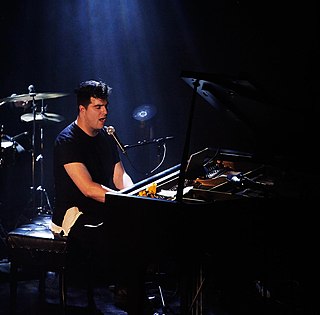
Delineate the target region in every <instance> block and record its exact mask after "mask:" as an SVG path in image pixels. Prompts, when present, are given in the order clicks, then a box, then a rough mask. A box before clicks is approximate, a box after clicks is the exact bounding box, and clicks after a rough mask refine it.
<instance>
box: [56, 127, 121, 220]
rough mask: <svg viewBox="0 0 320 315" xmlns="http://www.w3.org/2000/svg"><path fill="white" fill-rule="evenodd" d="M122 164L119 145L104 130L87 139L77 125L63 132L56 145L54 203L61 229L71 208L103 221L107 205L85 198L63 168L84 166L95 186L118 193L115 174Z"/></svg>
mask: <svg viewBox="0 0 320 315" xmlns="http://www.w3.org/2000/svg"><path fill="white" fill-rule="evenodd" d="M119 161H120V158H119V153H118V150H117V146H116V143H115V141H114V140H113V138H112V137H110V136H109V135H108V134H107V132H106V131H105V130H104V129H101V130H100V132H99V133H98V134H97V135H96V136H95V137H90V136H89V135H87V134H86V133H85V132H84V131H83V130H82V129H81V128H80V127H78V126H77V125H76V123H75V122H73V123H71V124H70V125H69V126H67V127H66V128H65V129H64V130H62V131H61V133H60V134H59V135H58V136H57V138H56V140H55V145H54V180H55V200H54V212H53V217H52V222H53V223H55V224H57V225H59V226H61V225H62V221H63V217H64V215H65V212H66V211H67V210H68V209H69V208H71V207H78V208H79V210H80V211H82V212H83V213H90V215H93V216H96V217H97V218H103V213H104V211H103V208H104V204H103V203H101V202H98V201H95V200H93V199H91V198H87V197H85V196H84V195H83V194H82V193H81V191H80V190H79V189H78V188H77V186H76V185H75V184H74V183H73V181H72V180H71V178H70V177H69V176H68V174H67V172H66V171H65V169H64V164H67V163H72V162H79V163H83V164H84V165H85V166H86V167H87V169H88V171H89V173H90V175H91V177H92V180H93V181H94V182H97V183H99V184H102V185H105V186H107V187H110V188H112V189H116V187H114V184H113V172H114V166H115V164H116V163H118V162H119Z"/></svg>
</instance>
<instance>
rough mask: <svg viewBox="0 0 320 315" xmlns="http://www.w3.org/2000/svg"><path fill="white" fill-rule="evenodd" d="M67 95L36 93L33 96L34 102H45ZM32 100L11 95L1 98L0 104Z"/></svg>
mask: <svg viewBox="0 0 320 315" xmlns="http://www.w3.org/2000/svg"><path fill="white" fill-rule="evenodd" d="M67 95H69V94H67V93H51V92H48V93H37V94H36V95H35V96H34V99H35V100H45V99H49V98H57V97H63V96H67ZM32 100H33V96H30V95H29V94H20V95H12V96H9V97H6V98H3V99H1V100H0V104H1V105H2V104H4V103H8V102H16V101H20V102H29V101H32Z"/></svg>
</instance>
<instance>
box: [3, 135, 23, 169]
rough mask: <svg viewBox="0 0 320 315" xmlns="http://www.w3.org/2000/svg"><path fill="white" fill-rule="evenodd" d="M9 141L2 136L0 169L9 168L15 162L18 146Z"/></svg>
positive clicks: (8, 138) (6, 137) (7, 137)
mask: <svg viewBox="0 0 320 315" xmlns="http://www.w3.org/2000/svg"><path fill="white" fill-rule="evenodd" d="M10 139H11V138H10V137H9V136H7V135H3V136H2V138H1V149H0V167H6V166H10V165H13V164H14V162H15V159H16V153H17V152H18V146H19V145H18V144H17V143H16V142H15V141H11V140H10Z"/></svg>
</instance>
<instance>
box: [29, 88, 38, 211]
mask: <svg viewBox="0 0 320 315" xmlns="http://www.w3.org/2000/svg"><path fill="white" fill-rule="evenodd" d="M28 89H29V95H30V97H32V115H33V121H32V135H31V177H32V179H31V190H32V210H34V209H36V191H35V135H36V109H37V106H36V101H35V96H36V95H37V94H36V93H35V91H34V87H33V85H30V86H29V88H28Z"/></svg>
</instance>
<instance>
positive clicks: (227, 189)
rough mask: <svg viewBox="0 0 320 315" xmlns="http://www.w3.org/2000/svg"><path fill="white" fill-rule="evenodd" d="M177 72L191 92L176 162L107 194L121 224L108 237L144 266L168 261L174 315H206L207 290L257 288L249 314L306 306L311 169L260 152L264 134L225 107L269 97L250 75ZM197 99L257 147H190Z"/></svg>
mask: <svg viewBox="0 0 320 315" xmlns="http://www.w3.org/2000/svg"><path fill="white" fill-rule="evenodd" d="M181 78H182V79H183V80H184V81H185V82H186V83H187V84H188V85H189V86H190V87H191V88H192V93H193V94H192V100H191V106H190V107H191V108H190V117H189V125H188V129H187V135H186V142H185V145H184V151H183V156H182V159H181V163H179V164H177V165H174V166H172V167H170V168H168V169H166V170H164V171H161V172H159V173H158V174H155V175H153V176H151V177H149V178H146V179H144V180H142V181H140V182H138V183H136V184H135V185H133V186H132V187H130V188H127V189H123V190H121V191H119V192H118V193H115V194H111V193H108V194H107V195H106V201H105V203H106V205H107V206H108V207H109V209H112V212H113V213H114V214H113V215H114V216H115V218H114V219H115V220H121V222H122V223H121V224H122V227H121V231H119V232H117V231H115V233H119V234H118V235H115V237H117V238H118V239H119V240H120V239H121V237H122V238H123V239H124V240H123V242H126V241H127V240H128V239H130V243H131V244H134V253H135V254H137V255H141V256H143V257H145V259H147V261H148V262H150V263H154V262H156V263H159V264H161V263H162V262H165V261H167V260H168V259H169V260H173V261H174V263H175V264H176V266H177V269H176V276H177V279H179V283H180V285H179V294H180V298H181V315H182V314H200V315H201V314H206V309H207V308H208V304H210V303H212V300H214V297H213V296H210V293H209V292H211V291H210V290H209V289H208V288H209V287H211V289H212V287H214V290H216V291H222V292H228V293H230V294H231V295H233V296H239V295H240V296H241V293H244V292H248V291H250V292H251V293H252V296H253V295H254V294H256V296H255V297H254V298H257V297H258V299H261V301H260V302H259V303H254V304H255V307H256V308H258V309H256V312H257V313H259V312H260V311H261V312H262V309H263V308H264V311H266V309H265V307H266V304H265V301H266V300H267V302H268V303H269V304H272V305H274V308H275V309H273V310H272V311H273V312H274V311H275V310H278V309H279V308H283V310H286V309H288V310H289V309H290V308H291V309H295V308H297V309H298V308H303V307H304V306H303V303H306V304H308V307H310V305H312V303H313V299H312V296H313V295H314V294H315V293H314V291H313V290H312V289H311V287H312V286H311V285H310V284H311V283H312V280H311V279H313V278H314V274H315V271H316V266H317V260H316V259H315V247H314V246H315V245H316V244H315V241H314V240H315V231H316V226H315V225H316V223H315V222H316V221H315V220H314V219H313V214H312V211H311V208H312V206H311V204H312V202H311V201H313V200H314V197H315V194H316V188H315V187H316V185H315V179H314V176H313V175H312V172H310V170H305V169H304V168H303V167H301V163H300V162H299V161H298V160H295V159H294V158H293V155H290V154H289V155H286V153H287V152H281V153H279V154H278V152H270V151H268V150H263V148H264V145H265V147H267V148H268V149H269V146H268V145H267V144H265V143H261V142H259V141H264V140H266V134H263V133H262V132H261V130H259V128H257V125H255V123H256V122H255V121H253V122H252V120H251V119H250V118H249V117H248V116H246V115H244V114H243V113H241V111H240V110H239V109H238V108H237V106H236V105H235V104H234V102H235V100H236V99H237V98H241V99H242V102H245V100H248V102H255V103H258V104H259V103H260V102H262V103H266V104H269V103H268V102H271V100H270V99H269V98H268V97H267V95H265V94H264V93H262V92H261V91H259V90H257V89H256V88H255V87H254V86H253V85H252V84H251V83H250V82H248V81H246V80H240V79H235V78H230V77H226V76H220V75H213V74H206V73H195V72H189V71H183V72H182V73H181ZM198 96H201V97H202V98H203V99H204V100H205V101H207V102H208V103H209V104H210V105H212V106H214V107H217V106H224V107H225V108H226V110H227V111H228V113H229V114H231V115H232V116H233V117H234V118H236V119H237V120H239V121H241V122H242V123H243V124H244V125H245V126H246V127H247V128H249V129H251V130H253V132H254V133H255V135H256V136H257V139H258V141H257V143H256V144H257V146H256V147H255V148H256V150H253V151H251V152H243V151H239V150H234V149H230V148H221V147H219V148H217V147H211V146H208V147H203V148H202V149H201V150H198V151H196V152H190V134H191V129H192V119H193V113H194V108H195V106H196V100H197V97H198ZM270 106H274V104H272V102H271V104H270ZM296 209H299V210H298V211H297V210H296ZM302 211H306V213H307V215H301V214H302ZM123 231H125V232H126V233H125V235H126V236H125V237H123V235H124V234H123ZM124 244H125V243H124ZM231 291H233V292H231ZM302 292H303V293H302ZM306 296H308V297H306ZM306 299H307V300H308V302H305V300H306ZM248 304H250V303H249V302H248ZM248 307H249V306H248ZM259 307H261V310H259ZM247 310H248V309H247ZM272 311H271V312H270V314H271V313H272ZM261 312H260V313H261ZM264 314H268V313H264Z"/></svg>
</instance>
